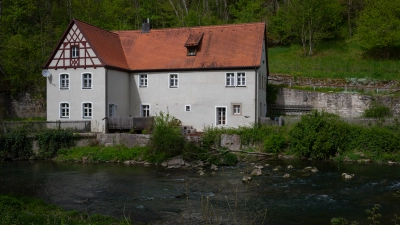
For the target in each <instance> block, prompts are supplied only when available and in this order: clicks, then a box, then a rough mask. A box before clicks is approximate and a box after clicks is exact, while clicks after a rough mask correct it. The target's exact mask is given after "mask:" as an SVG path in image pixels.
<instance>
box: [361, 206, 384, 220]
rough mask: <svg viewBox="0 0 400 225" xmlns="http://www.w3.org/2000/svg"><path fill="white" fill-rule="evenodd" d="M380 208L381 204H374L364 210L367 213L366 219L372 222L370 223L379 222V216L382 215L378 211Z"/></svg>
mask: <svg viewBox="0 0 400 225" xmlns="http://www.w3.org/2000/svg"><path fill="white" fill-rule="evenodd" d="M380 208H381V205H379V204H375V205H374V206H373V207H372V208H371V209H367V210H365V212H366V213H367V214H368V218H367V219H368V220H370V221H371V222H372V224H374V225H375V224H380V222H379V220H378V219H379V218H381V217H382V215H381V214H379V213H378V210H379V209H380Z"/></svg>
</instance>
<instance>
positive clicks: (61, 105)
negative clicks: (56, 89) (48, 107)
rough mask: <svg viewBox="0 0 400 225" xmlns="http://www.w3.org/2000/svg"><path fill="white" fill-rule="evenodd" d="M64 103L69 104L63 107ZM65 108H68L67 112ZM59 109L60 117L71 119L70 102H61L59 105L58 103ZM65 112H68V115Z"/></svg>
mask: <svg viewBox="0 0 400 225" xmlns="http://www.w3.org/2000/svg"><path fill="white" fill-rule="evenodd" d="M63 104H66V105H68V106H67V107H63ZM64 108H65V109H66V112H63V109H64ZM58 110H59V115H58V116H59V118H60V119H69V118H70V115H71V113H70V112H71V107H70V103H69V102H60V103H59V105H58ZM65 113H67V114H68V115H63V114H65Z"/></svg>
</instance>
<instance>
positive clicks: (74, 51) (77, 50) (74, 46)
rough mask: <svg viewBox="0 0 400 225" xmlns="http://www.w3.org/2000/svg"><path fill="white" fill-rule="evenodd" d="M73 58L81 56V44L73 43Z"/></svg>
mask: <svg viewBox="0 0 400 225" xmlns="http://www.w3.org/2000/svg"><path fill="white" fill-rule="evenodd" d="M71 58H72V59H76V58H79V46H78V45H71Z"/></svg>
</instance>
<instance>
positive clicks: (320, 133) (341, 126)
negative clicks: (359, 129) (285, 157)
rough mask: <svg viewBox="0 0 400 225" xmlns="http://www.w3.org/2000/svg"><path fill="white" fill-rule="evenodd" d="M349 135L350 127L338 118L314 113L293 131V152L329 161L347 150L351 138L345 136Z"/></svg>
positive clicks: (306, 117) (323, 113) (291, 134)
mask: <svg viewBox="0 0 400 225" xmlns="http://www.w3.org/2000/svg"><path fill="white" fill-rule="evenodd" d="M348 133H349V127H348V125H347V124H346V123H344V122H342V121H340V120H339V118H338V116H336V115H333V114H329V113H326V112H318V111H313V112H312V113H310V114H308V115H304V116H303V117H302V118H301V120H300V122H299V123H297V124H296V125H295V126H294V127H293V128H292V129H291V131H290V144H291V151H292V152H293V153H295V154H296V155H299V156H305V157H311V158H315V159H327V158H330V157H333V156H334V155H335V154H336V153H337V152H340V150H341V149H345V148H346V143H348V139H349V137H348V136H346V135H344V134H348Z"/></svg>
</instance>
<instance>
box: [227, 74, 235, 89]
mask: <svg viewBox="0 0 400 225" xmlns="http://www.w3.org/2000/svg"><path fill="white" fill-rule="evenodd" d="M225 85H226V86H229V87H233V86H235V74H234V73H226V84H225Z"/></svg>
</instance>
